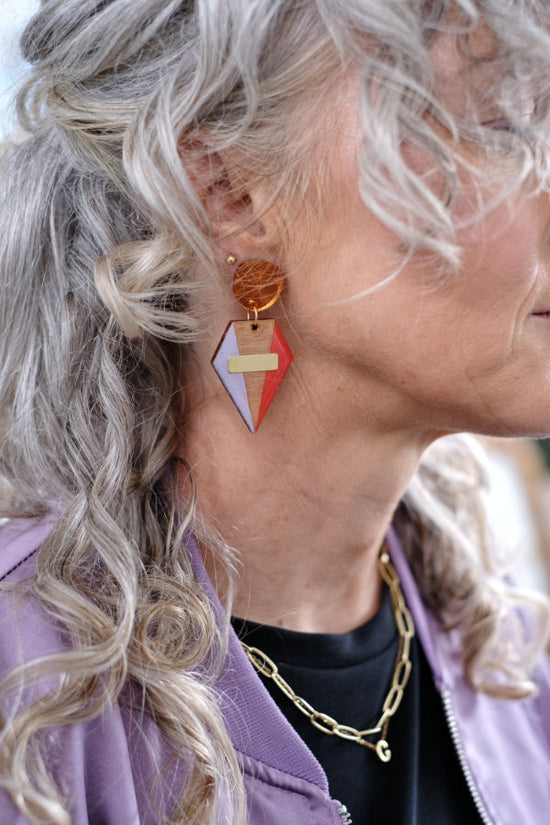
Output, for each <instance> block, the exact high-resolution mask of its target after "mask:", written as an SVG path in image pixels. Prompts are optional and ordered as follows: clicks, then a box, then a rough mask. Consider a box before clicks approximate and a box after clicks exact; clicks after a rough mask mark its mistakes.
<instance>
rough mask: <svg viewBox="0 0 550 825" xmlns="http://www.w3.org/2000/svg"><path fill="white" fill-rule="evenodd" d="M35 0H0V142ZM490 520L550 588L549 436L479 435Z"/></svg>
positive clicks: (526, 578)
mask: <svg viewBox="0 0 550 825" xmlns="http://www.w3.org/2000/svg"><path fill="white" fill-rule="evenodd" d="M38 6H39V0H0V141H2V140H3V139H5V138H8V137H10V136H12V135H14V134H16V133H17V132H16V130H14V108H13V101H12V97H13V93H14V90H15V89H16V88H17V85H18V83H19V81H20V80H21V78H22V77H23V76H24V74H25V71H26V70H27V68H28V67H27V66H26V64H25V63H24V61H23V60H22V58H21V56H20V54H19V47H18V41H19V37H20V35H21V32H22V30H23V27H24V25H25V23H26V21H27V20H28V19H29V17H30V16H31V15H32V14H33V13H34V11H35V10H37V8H38ZM483 441H484V445H485V447H486V448H487V452H488V455H489V462H488V472H489V479H490V497H489V500H490V517H491V523H492V525H493V527H494V529H495V532H496V534H497V536H498V537H499V539H501V541H502V544H503V546H506V548H507V549H508V551H509V552H510V556H511V558H513V559H514V570H513V572H514V575H515V576H516V578H517V579H518V581H519V583H520V584H522V585H524V586H526V587H532V588H535V589H538V590H541V591H545V592H547V593H550V439H547V440H545V441H542V442H536V441H511V440H502V439H484V440H483Z"/></svg>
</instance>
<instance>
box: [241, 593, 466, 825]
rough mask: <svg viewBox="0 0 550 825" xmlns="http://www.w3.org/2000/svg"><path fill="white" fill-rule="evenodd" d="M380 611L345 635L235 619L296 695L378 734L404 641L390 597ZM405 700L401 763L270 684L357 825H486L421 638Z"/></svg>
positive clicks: (398, 726) (396, 752)
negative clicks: (329, 725) (323, 727)
mask: <svg viewBox="0 0 550 825" xmlns="http://www.w3.org/2000/svg"><path fill="white" fill-rule="evenodd" d="M383 592H384V595H383V598H382V604H381V607H380V610H379V611H378V612H377V614H376V615H375V616H374V617H373V618H372V619H371V620H370V621H369V622H367V623H366V624H364V625H362V626H361V627H359V628H357V629H356V630H352V631H350V632H349V633H343V634H317V633H298V632H295V631H291V630H281V629H280V628H276V627H267V626H264V625H257V624H255V623H254V622H244V621H243V620H242V619H237V618H235V619H233V625H234V627H235V630H236V632H237V634H238V636H239V638H241V639H243V641H246V643H247V644H248V645H251V646H255V647H258V648H259V649H260V650H262V651H263V652H265V653H266V654H267V655H268V656H269V657H270V658H271V659H273V661H274V662H275V663H276V664H277V666H278V667H279V672H280V673H281V675H282V676H283V678H284V679H286V680H287V681H288V683H289V684H290V685H291V687H292V688H293V690H294V691H295V692H296V693H297V694H298V695H299V696H301V697H302V698H304V699H305V700H306V701H308V702H309V703H310V704H311V705H312V706H313V707H314V708H315V709H316V710H319V711H322V712H324V713H327V714H328V715H329V716H332V717H333V718H334V719H336V720H337V721H338V722H339V723H340V724H344V725H351V726H352V727H354V728H357V729H364V728H369V727H372V726H373V725H374V724H376V722H377V721H378V719H379V718H380V714H381V711H382V705H383V703H384V699H385V698H386V695H387V693H388V690H389V688H390V685H391V679H392V675H393V670H394V665H395V658H396V655H397V648H398V644H399V637H398V633H397V628H396V625H395V619H394V616H393V612H392V606H391V600H390V598H389V592H388V590H387V589H386V588H385V589H384V591H383ZM411 661H412V670H411V676H410V679H409V682H408V684H407V687H406V689H405V693H404V696H403V700H402V702H401V705H400V706H399V708H398V710H397V713H396V714H395V716H394V717H393V718H392V719H391V721H390V724H389V728H388V731H387V737H386V738H387V741H388V744H389V746H390V749H391V752H392V757H391V760H390V761H389V762H387V763H382V762H381V761H380V760H379V759H378V757H377V755H376V754H375V753H374V752H373V751H372V750H370V748H366V747H363V746H361V745H359V744H357V743H355V742H348V741H346V740H343V739H340V738H339V737H336V736H334V735H332V736H331V735H329V734H326V733H323V732H321V731H319V730H317V729H316V728H315V727H314V726H313V725H312V724H311V722H310V721H309V719H308V718H307V717H306V716H304V715H303V714H302V713H300V711H299V710H298V709H297V708H296V707H295V706H294V705H293V704H292V702H291V701H290V700H289V699H288V698H287V697H286V696H285V695H284V694H283V693H282V692H281V691H280V690H279V689H278V688H277V686H276V685H275V684H274V683H273V682H272V680H270V679H268V678H264V677H262V679H263V681H264V683H265V685H266V687H267V689H268V690H269V692H270V694H271V696H272V697H273V699H274V701H275V702H276V704H277V705H278V706H279V708H280V709H281V711H282V712H283V713H284V715H285V716H286V717H287V719H288V721H289V722H290V723H291V724H292V726H293V727H294V729H295V730H296V731H297V733H298V734H299V735H300V736H301V737H302V739H303V740H304V741H305V743H306V744H307V745H308V747H309V748H310V750H311V751H312V752H313V754H314V755H315V756H316V757H317V759H318V761H319V762H320V764H321V765H322V766H323V768H324V770H325V772H326V774H327V777H328V782H329V787H330V792H331V796H332V797H333V798H334V799H338V800H339V801H340V802H342V803H343V804H344V805H346V807H347V808H348V811H349V813H350V815H351V820H352V822H353V825H479V823H480V818H479V814H478V813H477V810H476V808H475V805H474V802H473V800H472V798H471V795H470V793H469V791H468V788H467V785H466V781H465V779H464V776H463V774H462V770H461V768H460V764H459V762H458V758H457V755H456V752H455V749H454V746H453V743H452V740H451V737H450V734H449V730H448V727H447V723H446V720H445V715H444V711H443V707H442V702H441V698H440V696H439V694H438V693H437V690H436V688H435V685H434V683H433V678H432V674H431V671H430V668H429V665H428V663H427V661H426V659H425V656H424V653H423V651H422V649H421V646H420V644H419V643H418V640H417V639H416V637H415V638H414V639H413V640H412V645H411Z"/></svg>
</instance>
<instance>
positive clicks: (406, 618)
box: [241, 543, 414, 762]
mask: <svg viewBox="0 0 550 825" xmlns="http://www.w3.org/2000/svg"><path fill="white" fill-rule="evenodd" d="M378 570H379V572H380V575H381V576H382V578H383V580H384V581H385V582H386V584H387V585H388V588H389V591H390V598H391V602H392V607H393V614H394V616H395V624H396V626H397V630H398V633H399V648H398V651H397V657H396V660H395V666H394V670H393V677H392V683H391V687H390V690H389V692H388V695H387V696H386V698H385V700H384V704H383V705H382V715H381V716H380V719H379V720H378V722H377V723H376V725H375V726H374V727H373V728H366V729H364V730H357V728H352V727H350V726H349V725H341V724H340V723H339V722H337V721H336V719H333V718H332V716H329V715H328V714H326V713H321V711H318V710H315V708H314V707H313V706H312V705H310V704H309V702H306V700H305V699H303V698H302V697H301V696H298V694H297V693H295V691H294V690H293V689H292V688H291V686H290V685H289V684H288V682H287V681H286V679H283V677H282V676H281V674H280V673H279V668H278V667H277V665H276V664H275V662H273V661H272V660H271V659H270V658H269V656H267V655H266V654H265V653H264V652H263V651H262V650H259V648H257V647H249V646H248V645H246V644H245V643H244V642H241V644H242V646H243V648H244V651H245V653H246V655H247V656H248V658H249V660H250V661H251V662H252V664H253V665H254V667H255V669H256V670H257V672H258V673H260V674H261V675H262V676H265V677H266V678H267V679H271V680H272V681H273V682H274V683H275V684H276V685H277V687H278V688H279V690H280V691H281V692H282V693H284V695H285V696H286V697H287V698H288V699H290V701H291V702H292V704H293V705H294V706H295V707H297V708H298V710H299V711H300V713H303V714H304V716H307V718H308V719H309V721H310V722H311V724H312V725H313V726H314V727H316V728H317V729H318V730H320V731H322V732H323V733H328V734H330V735H331V736H339V737H340V738H341V739H347V740H348V741H349V742H357V744H358V745H363V746H364V747H366V748H370V749H371V750H373V751H375V752H376V754H377V756H378V758H379V759H380V760H381V761H382V762H389V761H390V759H391V750H390V748H389V745H388V742H387V735H388V727H389V724H390V719H391V718H392V716H394V715H395V713H396V711H397V709H398V707H399V705H400V704H401V700H402V698H403V693H404V691H405V688H406V686H407V682H408V681H409V676H410V675H411V666H412V665H411V660H410V650H411V639H412V637H413V636H414V622H413V618H412V616H411V614H410V612H409V610H408V608H407V605H406V604H405V599H404V598H403V593H402V591H401V584H400V582H399V576H398V575H397V572H396V570H395V568H394V566H393V564H392V563H391V561H390V556H389V553H388V551H387V548H386V544H385V543H384V544H383V545H382V550H381V552H380V555H379V557H378ZM368 737H377V739H376V740H375V741H369V739H368Z"/></svg>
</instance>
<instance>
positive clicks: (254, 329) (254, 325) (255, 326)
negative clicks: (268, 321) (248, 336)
mask: <svg viewBox="0 0 550 825" xmlns="http://www.w3.org/2000/svg"><path fill="white" fill-rule="evenodd" d="M250 328H251V329H252V330H253V331H254V332H256V330H257V329H258V324H250Z"/></svg>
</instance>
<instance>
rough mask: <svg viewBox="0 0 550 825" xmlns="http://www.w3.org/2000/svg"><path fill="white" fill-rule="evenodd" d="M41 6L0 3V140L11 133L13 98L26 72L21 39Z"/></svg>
mask: <svg viewBox="0 0 550 825" xmlns="http://www.w3.org/2000/svg"><path fill="white" fill-rule="evenodd" d="M38 5H39V3H38V0H0V139H3V138H5V137H7V136H9V135H10V134H11V130H12V124H13V106H12V102H11V97H12V93H13V89H14V88H16V86H17V83H18V81H19V80H20V79H21V77H22V76H23V74H24V73H25V70H26V64H25V63H24V62H23V60H22V58H21V56H20V54H19V47H18V41H19V37H20V34H21V32H22V30H23V27H24V25H25V23H26V21H27V20H28V19H29V17H30V16H31V14H33V12H34V11H35V10H36V9H37V8H38Z"/></svg>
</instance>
